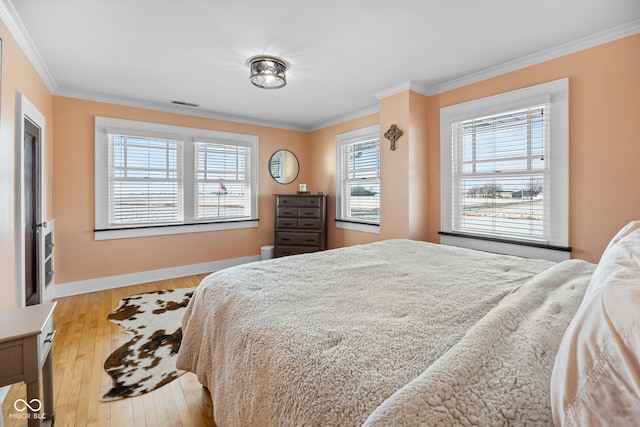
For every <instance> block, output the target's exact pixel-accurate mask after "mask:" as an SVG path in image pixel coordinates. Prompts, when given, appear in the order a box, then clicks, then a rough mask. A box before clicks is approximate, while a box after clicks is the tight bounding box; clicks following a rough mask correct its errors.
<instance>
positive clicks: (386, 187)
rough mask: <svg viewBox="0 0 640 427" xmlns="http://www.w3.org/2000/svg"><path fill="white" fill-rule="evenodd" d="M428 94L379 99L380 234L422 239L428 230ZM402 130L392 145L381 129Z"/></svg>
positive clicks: (410, 92)
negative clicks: (393, 128)
mask: <svg viewBox="0 0 640 427" xmlns="http://www.w3.org/2000/svg"><path fill="white" fill-rule="evenodd" d="M427 111H428V97H426V96H424V95H421V94H419V93H417V92H413V91H410V90H407V91H404V92H400V93H397V94H394V95H391V96H387V97H385V98H382V99H381V100H380V133H381V140H380V148H381V159H380V162H381V171H380V175H381V176H382V177H384V178H383V179H382V183H381V188H380V204H381V206H380V237H381V238H383V239H393V238H400V239H414V240H425V239H426V237H427V230H428V215H427V210H426V207H427V200H428V194H427V191H428V187H427V186H428V170H427V169H426V167H425V166H426V163H427V158H426V156H427V154H428V150H427V139H426V137H427V129H428V127H427V121H426V120H425V117H426V115H427ZM392 124H395V125H396V126H397V127H398V128H399V129H400V130H402V132H403V134H402V136H401V137H400V138H399V139H398V140H397V141H396V144H395V146H396V149H395V150H391V149H390V143H389V141H388V140H387V139H386V138H384V136H383V135H384V133H385V132H386V131H387V130H388V129H389V127H390V126H391V125H392Z"/></svg>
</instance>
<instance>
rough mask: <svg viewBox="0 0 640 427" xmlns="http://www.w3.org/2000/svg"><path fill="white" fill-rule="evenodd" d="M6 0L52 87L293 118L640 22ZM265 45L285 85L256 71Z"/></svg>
mask: <svg viewBox="0 0 640 427" xmlns="http://www.w3.org/2000/svg"><path fill="white" fill-rule="evenodd" d="M0 2H1V3H3V7H4V8H5V10H8V15H10V17H11V18H12V19H13V21H14V25H13V27H14V29H13V30H12V32H13V33H14V35H15V32H16V31H18V32H22V33H23V34H24V37H16V38H17V39H18V41H19V42H21V46H22V48H23V49H24V50H25V51H26V52H27V55H28V56H29V58H30V59H31V61H32V63H34V66H35V67H36V69H37V70H38V71H39V73H40V74H41V75H42V76H43V79H44V80H45V82H46V83H47V85H48V86H49V89H50V90H51V91H52V92H53V93H54V94H59V95H65V96H74V97H79V98H86V99H97V100H104V101H112V102H118V103H123V104H125V105H140V106H146V107H149V108H157V109H166V110H168V111H182V112H186V113H187V114H194V115H203V116H207V117H218V118H223V119H230V120H238V121H245V122H250V123H260V124H268V125H272V126H277V127H284V128H290V129H298V130H312V129H317V128H320V127H323V126H325V125H327V124H330V123H332V122H335V121H336V120H339V119H341V118H345V117H349V116H354V115H358V114H364V113H365V112H367V111H369V110H371V111H375V109H376V108H377V105H378V99H377V98H376V96H379V95H381V94H384V93H385V92H386V91H390V90H392V89H393V88H396V87H404V86H406V85H410V87H411V88H416V90H418V91H420V92H422V93H426V94H433V93H438V92H440V91H443V90H446V89H451V88H453V87H456V86H460V85H462V84H465V83H470V82H472V81H474V79H475V80H479V79H480V78H485V77H487V76H490V75H492V74H493V75H496V74H499V73H501V72H505V71H511V70H512V69H516V68H518V67H521V66H525V65H530V64H531V63H535V62H539V61H541V60H545V59H551V58H552V57H554V55H555V56H558V55H560V54H566V53H570V52H572V51H575V50H579V49H581V48H584V47H589V45H590V44H591V45H593V44H598V43H601V42H602V41H608V40H613V39H615V38H619V37H622V36H625V35H630V34H634V33H638V32H640V1H639V0H586V1H585V0H561V1H558V0H537V1H535V2H531V1H527V2H524V1H514V0H483V1H477V0H395V1H388V0H387V1H383V0H366V1H365V0H347V1H345V0H323V1H321V2H306V1H300V0H272V1H269V2H265V1H257V0H237V1H221V0H135V1H132V0H102V1H100V0H60V1H51V0H13V1H12V2H10V0H0ZM8 25H9V24H8ZM9 27H10V28H12V26H11V25H9ZM16 29H17V30H16ZM257 54H268V55H275V56H279V57H281V58H283V59H285V60H286V61H287V62H289V63H290V64H291V68H290V70H289V71H288V73H287V80H288V83H287V86H286V87H285V88H283V89H279V90H263V89H258V88H256V87H254V86H253V85H251V83H250V82H249V78H248V77H249V69H248V67H247V64H246V61H247V59H248V58H249V57H251V56H254V55H257ZM171 100H177V101H183V102H189V103H194V104H199V107H197V108H192V107H177V106H173V105H172V104H170V101H171Z"/></svg>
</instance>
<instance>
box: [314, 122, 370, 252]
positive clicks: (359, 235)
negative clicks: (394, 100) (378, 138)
mask: <svg viewBox="0 0 640 427" xmlns="http://www.w3.org/2000/svg"><path fill="white" fill-rule="evenodd" d="M376 124H378V113H374V114H368V115H366V116H363V117H359V118H357V119H353V120H347V121H345V122H342V123H339V124H336V125H332V126H328V127H326V128H322V129H318V130H315V131H312V132H310V133H309V138H310V139H309V141H310V153H309V159H310V161H311V164H310V171H311V180H310V186H309V189H310V191H311V192H314V193H315V192H317V191H322V192H324V193H325V194H327V195H328V196H329V197H328V199H327V200H328V202H327V234H328V236H327V247H329V248H340V247H345V246H353V245H359V244H363V243H371V242H374V241H377V240H380V236H379V235H378V234H372V233H365V232H360V231H354V230H345V229H338V228H336V223H335V219H336V200H335V192H336V135H339V134H341V133H345V132H350V131H353V130H357V129H361V128H365V127H367V126H373V125H376Z"/></svg>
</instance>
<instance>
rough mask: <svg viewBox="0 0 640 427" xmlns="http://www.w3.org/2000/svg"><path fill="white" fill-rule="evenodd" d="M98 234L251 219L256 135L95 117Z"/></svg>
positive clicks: (201, 227)
mask: <svg viewBox="0 0 640 427" xmlns="http://www.w3.org/2000/svg"><path fill="white" fill-rule="evenodd" d="M95 144H96V145H95V150H96V151H95V152H96V172H95V173H96V192H95V194H96V199H95V202H96V226H95V228H96V231H95V233H94V235H95V238H96V239H98V240H102V239H112V238H123V237H137V236H148V235H158V234H176V233H185V232H196V231H209V230H219V229H229V228H246V227H255V226H257V223H256V221H257V211H258V210H257V200H258V198H257V179H256V177H257V169H256V168H257V162H256V158H257V148H258V147H257V137H255V136H251V135H239V134H231V133H226V132H217V131H209V130H203V129H191V128H185V127H179V126H169V125H160V124H154V123H143V122H135V121H130V120H120V119H112V118H105V117H96V141H95Z"/></svg>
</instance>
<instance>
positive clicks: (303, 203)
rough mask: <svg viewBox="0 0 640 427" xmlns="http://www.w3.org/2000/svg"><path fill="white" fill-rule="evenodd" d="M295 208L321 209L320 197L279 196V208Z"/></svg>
mask: <svg viewBox="0 0 640 427" xmlns="http://www.w3.org/2000/svg"><path fill="white" fill-rule="evenodd" d="M281 206H295V207H299V208H304V207H314V208H317V207H320V197H315V196H310V197H299V196H278V207H281Z"/></svg>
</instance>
